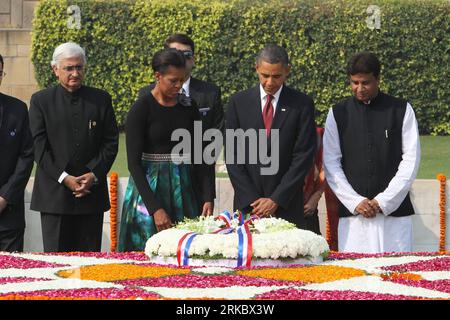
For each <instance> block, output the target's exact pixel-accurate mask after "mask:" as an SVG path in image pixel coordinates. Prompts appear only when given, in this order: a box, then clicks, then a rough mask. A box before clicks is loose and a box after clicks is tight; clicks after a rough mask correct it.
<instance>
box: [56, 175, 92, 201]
mask: <svg viewBox="0 0 450 320" xmlns="http://www.w3.org/2000/svg"><path fill="white" fill-rule="evenodd" d="M63 182H64V185H65V186H66V187H67V188H69V189H70V190H71V191H72V194H73V195H74V196H75V198H82V197H84V196H86V195H88V194H89V193H91V191H90V189H91V187H92V185H93V184H94V174H93V173H92V172H88V173H85V174H83V175H81V176H79V177H74V176H71V175H68V176H67V177H65V178H64V181H63Z"/></svg>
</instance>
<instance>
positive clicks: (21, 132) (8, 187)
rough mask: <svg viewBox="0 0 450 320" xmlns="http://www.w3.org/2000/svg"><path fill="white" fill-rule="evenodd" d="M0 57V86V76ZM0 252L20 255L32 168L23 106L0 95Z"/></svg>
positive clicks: (0, 66)
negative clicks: (25, 194) (26, 195)
mask: <svg viewBox="0 0 450 320" xmlns="http://www.w3.org/2000/svg"><path fill="white" fill-rule="evenodd" d="M4 75H5V73H4V72H3V58H2V56H1V55H0V83H1V82H2V79H3V76H4ZM0 154H1V157H0V251H9V252H13V251H23V234H24V230H25V209H24V190H25V186H26V185H27V182H28V179H29V178H30V173H31V169H32V168H33V140H32V139H31V133H30V126H29V121H28V110H27V106H26V104H25V103H24V102H22V101H20V100H18V99H16V98H13V97H10V96H7V95H5V94H2V93H0Z"/></svg>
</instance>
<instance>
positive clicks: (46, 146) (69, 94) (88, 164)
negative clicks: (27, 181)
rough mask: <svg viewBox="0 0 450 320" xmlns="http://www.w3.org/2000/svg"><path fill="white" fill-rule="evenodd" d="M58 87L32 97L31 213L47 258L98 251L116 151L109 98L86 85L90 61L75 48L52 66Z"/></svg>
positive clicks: (58, 53) (58, 52)
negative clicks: (108, 178)
mask: <svg viewBox="0 0 450 320" xmlns="http://www.w3.org/2000/svg"><path fill="white" fill-rule="evenodd" d="M51 66H52V69H53V72H54V73H55V75H56V78H57V79H58V84H57V85H56V86H52V87H50V88H47V89H44V90H41V91H39V92H36V93H35V94H33V96H32V97H31V102H30V104H31V106H30V124H31V132H32V135H33V140H34V147H35V161H36V164H37V170H36V178H35V181H34V188H33V194H32V198H31V209H32V210H35V211H39V212H41V226H42V237H43V242H44V251H45V252H67V251H100V249H101V235H102V227H103V213H104V212H105V211H107V210H109V207H110V205H109V196H108V187H107V182H106V175H107V174H108V171H109V170H110V168H111V166H112V164H113V162H114V159H115V158H116V155H117V150H118V135H119V132H118V129H117V123H116V119H115V116H114V110H113V107H112V102H111V96H110V95H109V94H108V93H107V92H106V91H103V90H100V89H97V88H92V87H88V86H85V85H83V80H84V75H85V71H86V56H85V52H84V50H83V48H81V47H80V46H79V45H78V44H76V43H73V42H67V43H63V44H61V45H59V46H58V47H57V48H56V49H55V51H54V53H53V60H52V62H51Z"/></svg>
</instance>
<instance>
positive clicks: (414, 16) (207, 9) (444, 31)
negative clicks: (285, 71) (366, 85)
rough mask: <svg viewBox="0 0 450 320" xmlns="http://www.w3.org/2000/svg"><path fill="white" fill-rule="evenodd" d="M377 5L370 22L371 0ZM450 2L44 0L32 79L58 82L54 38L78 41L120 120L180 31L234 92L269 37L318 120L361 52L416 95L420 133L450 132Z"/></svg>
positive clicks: (203, 67)
mask: <svg viewBox="0 0 450 320" xmlns="http://www.w3.org/2000/svg"><path fill="white" fill-rule="evenodd" d="M72 4H75V5H78V6H79V7H80V8H81V29H79V30H78V29H69V28H68V27H67V19H68V14H67V7H68V6H69V5H72ZM372 4H374V5H377V6H379V7H380V9H381V28H380V29H374V30H371V29H369V28H368V26H367V23H366V19H367V17H368V16H369V14H368V13H367V12H366V9H367V7H368V6H369V5H372ZM449 18H450V5H449V4H448V2H447V1H446V0H439V1H438V0H436V1H416V0H414V1H411V0H408V1H397V0H380V1H379V0H354V1H342V0H341V1H339V0H332V1H324V0H320V1H319V0H316V1H312V0H311V1H278V0H277V1H231V2H230V1H217V0H214V1H199V0H191V1H160V0H137V1H118V0H116V1H100V0H91V1H81V0H41V1H40V4H39V6H38V8H37V14H36V16H35V20H34V23H33V45H32V46H33V49H32V51H33V53H32V60H33V63H34V65H35V70H36V78H37V81H38V83H39V85H40V86H42V87H46V86H49V85H51V84H52V83H54V82H55V81H56V79H55V78H54V76H53V74H52V72H51V68H50V60H51V56H52V53H53V50H54V48H55V47H56V45H58V44H60V43H62V42H65V41H69V40H71V41H75V42H78V43H80V44H81V45H82V46H83V47H84V48H85V49H86V53H87V58H88V73H87V76H86V81H87V84H89V85H92V86H96V87H100V88H103V89H105V90H107V91H108V92H110V93H111V95H112V97H113V101H114V105H115V109H116V115H117V119H118V121H119V122H120V123H121V124H123V122H124V119H125V116H126V113H127V111H128V109H129V107H130V106H131V104H132V103H133V101H134V100H135V98H136V95H137V91H138V90H139V88H140V87H142V86H143V85H145V84H147V83H149V82H151V81H152V72H151V67H150V65H151V63H150V62H151V57H152V55H153V53H154V52H156V51H157V50H159V49H161V47H162V43H163V41H164V39H165V38H166V37H167V36H168V35H170V34H171V33H174V32H183V33H187V34H189V35H190V36H191V37H192V38H193V40H194V42H195V44H196V59H197V60H196V69H195V70H194V74H195V75H197V76H198V77H199V78H202V79H205V80H210V81H213V82H215V83H216V84H218V85H219V86H220V87H221V88H222V92H223V98H224V103H226V101H227V100H228V97H229V96H230V95H231V94H233V93H235V92H237V91H239V90H242V89H244V88H248V87H250V86H253V85H254V84H255V83H256V81H257V77H256V74H255V72H254V59H255V54H256V53H257V51H258V50H259V49H260V48H261V47H262V46H263V45H264V44H266V43H268V42H276V43H279V44H281V45H283V46H285V47H286V48H287V50H288V53H289V55H290V58H291V62H292V71H291V75H290V77H289V79H288V84H289V85H290V86H293V87H296V88H298V89H300V90H302V91H305V92H306V93H308V94H310V95H311V96H313V98H314V101H315V103H316V108H317V122H318V123H319V124H321V125H323V123H324V121H325V117H326V114H327V111H328V109H329V108H330V107H331V106H332V105H333V103H335V102H336V101H337V100H339V99H341V98H342V97H345V96H347V95H349V94H350V91H349V88H348V83H347V78H346V75H345V65H346V62H347V60H348V59H349V57H350V56H351V55H352V54H354V53H355V52H358V51H361V50H370V51H373V52H375V53H376V54H377V55H378V56H379V58H380V60H381V62H382V64H383V69H382V89H383V90H384V91H386V92H387V93H390V94H392V95H395V96H399V97H403V98H405V99H407V100H408V101H410V102H411V103H412V105H413V107H414V109H415V111H416V115H417V118H418V121H419V127H420V131H421V133H422V134H439V135H448V134H450V110H449V102H450V97H449V95H450V90H449V83H448V81H449V79H450V68H449V56H450V52H449V51H450V43H449V37H448V34H449V32H450V27H449V21H450V19H449Z"/></svg>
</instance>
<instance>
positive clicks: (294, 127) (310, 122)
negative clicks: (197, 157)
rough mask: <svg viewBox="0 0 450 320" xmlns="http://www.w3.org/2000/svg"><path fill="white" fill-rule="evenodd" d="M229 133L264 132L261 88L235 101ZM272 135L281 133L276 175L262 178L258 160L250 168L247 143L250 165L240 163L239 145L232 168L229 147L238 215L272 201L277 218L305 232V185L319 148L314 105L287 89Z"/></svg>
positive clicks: (229, 112) (229, 114) (229, 113)
mask: <svg viewBox="0 0 450 320" xmlns="http://www.w3.org/2000/svg"><path fill="white" fill-rule="evenodd" d="M226 128H227V129H234V130H235V129H238V128H241V129H243V130H244V131H246V130H248V129H264V122H263V118H262V108H261V98H260V87H259V85H258V86H256V87H254V88H252V89H249V90H246V91H242V92H239V93H237V94H235V95H234V96H232V97H231V98H230V101H229V105H228V109H227V118H226ZM272 129H279V169H278V172H277V173H276V174H274V175H261V171H260V169H261V168H262V167H264V166H263V165H262V164H261V162H260V161H259V159H258V163H256V164H249V161H248V160H249V148H248V143H247V144H245V146H244V150H245V157H246V158H245V159H246V163H245V164H237V163H236V162H237V161H236V158H235V153H236V151H237V150H238V148H239V146H238V144H235V148H234V150H231V151H232V152H231V153H232V154H234V155H233V157H232V158H233V160H234V161H233V162H234V163H235V164H231V163H230V160H231V159H229V158H228V154H230V150H228V149H227V148H228V146H226V155H227V158H226V162H227V169H228V173H229V176H230V180H231V183H232V185H233V188H234V191H235V194H234V209H235V210H236V209H239V210H242V211H244V213H247V212H249V211H250V210H251V208H250V207H249V206H250V204H251V203H252V202H253V201H255V200H257V199H258V198H261V197H264V198H271V199H272V200H273V201H275V202H276V203H277V204H278V205H279V207H278V209H277V211H276V212H275V216H277V217H280V218H283V219H286V220H288V221H290V222H293V223H295V224H296V225H297V226H298V227H300V228H303V227H305V224H304V217H303V184H304V179H305V176H306V174H307V172H308V170H309V168H310V167H311V165H312V160H313V156H314V152H315V148H316V134H315V123H314V103H313V101H312V99H311V98H310V97H308V96H307V95H305V94H303V93H301V92H299V91H296V90H293V89H291V88H289V87H287V86H283V89H282V91H281V94H280V99H279V101H278V103H277V108H276V112H275V115H274V119H273V123H272ZM264 138H265V137H264ZM269 145H270V139H269ZM271 152H272V151H271ZM272 156H274V155H272ZM266 167H267V166H266Z"/></svg>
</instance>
